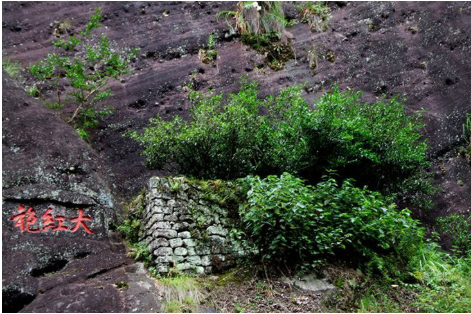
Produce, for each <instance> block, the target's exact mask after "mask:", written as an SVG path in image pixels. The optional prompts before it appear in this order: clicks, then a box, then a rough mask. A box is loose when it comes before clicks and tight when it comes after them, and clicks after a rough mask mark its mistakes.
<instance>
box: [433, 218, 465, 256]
mask: <svg viewBox="0 0 471 314" xmlns="http://www.w3.org/2000/svg"><path fill="white" fill-rule="evenodd" d="M470 219H471V216H470V215H469V214H462V215H460V214H451V215H448V216H446V217H439V218H438V219H437V226H438V230H439V232H440V234H441V235H443V236H445V237H446V238H448V239H449V240H450V244H451V247H452V250H453V252H454V253H455V254H456V255H458V256H469V257H471V225H470V224H469V223H468V221H469V220H470Z"/></svg>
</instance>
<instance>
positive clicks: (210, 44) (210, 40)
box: [208, 34, 216, 49]
mask: <svg viewBox="0 0 471 314" xmlns="http://www.w3.org/2000/svg"><path fill="white" fill-rule="evenodd" d="M215 45H216V38H215V37H214V34H209V36H208V49H214V46H215Z"/></svg>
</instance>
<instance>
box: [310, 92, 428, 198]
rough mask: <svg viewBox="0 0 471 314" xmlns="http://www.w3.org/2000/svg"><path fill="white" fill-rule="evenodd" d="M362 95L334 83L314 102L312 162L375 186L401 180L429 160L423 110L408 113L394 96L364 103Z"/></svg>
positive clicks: (319, 166) (321, 167)
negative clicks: (423, 134) (327, 91)
mask: <svg viewBox="0 0 471 314" xmlns="http://www.w3.org/2000/svg"><path fill="white" fill-rule="evenodd" d="M361 96H362V93H361V92H349V91H347V92H340V91H339V89H338V87H334V88H333V90H332V91H331V92H329V93H327V94H325V95H324V97H322V98H321V99H320V101H319V102H318V103H317V104H316V108H317V110H316V113H315V114H314V121H313V123H312V124H311V125H312V129H311V132H310V133H309V138H308V140H309V147H310V153H311V155H312V157H313V158H314V161H313V164H314V165H315V166H316V167H317V168H320V169H325V168H333V169H338V170H339V171H340V172H341V173H343V174H344V176H345V177H353V178H355V179H358V180H359V181H360V179H361V181H360V183H362V184H368V186H369V187H370V188H373V189H377V188H380V189H381V188H383V187H386V186H388V185H391V184H394V183H400V182H402V181H403V180H404V179H405V178H408V177H409V176H410V175H412V174H415V173H416V172H417V171H418V170H419V169H421V168H423V167H425V166H427V165H428V164H429V162H428V161H427V158H426V150H427V144H426V141H425V140H423V139H422V138H423V136H422V134H421V133H420V130H421V129H422V127H423V123H421V114H420V113H415V114H413V115H408V114H406V112H405V105H404V104H403V103H402V102H400V101H399V100H398V99H396V98H392V99H389V100H386V99H384V98H382V99H379V100H377V101H376V102H375V103H373V104H364V103H362V101H361Z"/></svg>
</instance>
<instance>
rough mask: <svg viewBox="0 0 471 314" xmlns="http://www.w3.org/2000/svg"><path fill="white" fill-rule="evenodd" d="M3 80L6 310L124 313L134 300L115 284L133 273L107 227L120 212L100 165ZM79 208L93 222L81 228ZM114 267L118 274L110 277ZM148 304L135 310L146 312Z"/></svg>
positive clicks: (5, 77)
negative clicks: (76, 219)
mask: <svg viewBox="0 0 471 314" xmlns="http://www.w3.org/2000/svg"><path fill="white" fill-rule="evenodd" d="M2 83H3V94H2V103H3V106H2V113H3V126H2V131H3V141H2V153H3V165H2V166H3V172H2V180H3V201H2V254H3V260H2V266H3V267H2V279H3V282H2V295H3V311H5V312H17V311H20V310H22V311H26V312H28V311H33V312H38V311H39V312H63V311H66V312H84V311H85V312H87V311H90V312H93V311H99V312H126V311H128V307H130V306H131V305H132V304H135V303H136V301H135V300H127V299H126V298H128V299H129V296H127V295H124V294H123V293H121V291H120V290H119V289H118V288H117V287H116V285H115V283H116V282H118V279H119V281H123V282H128V281H130V282H133V280H134V279H135V278H134V279H133V277H132V274H133V272H128V273H127V272H125V271H124V268H123V267H125V266H127V265H128V266H129V267H130V266H132V263H133V261H132V260H131V259H130V258H128V257H127V256H126V255H125V254H124V253H125V252H124V245H123V244H122V240H121V239H120V237H119V235H117V234H116V232H113V231H112V230H111V229H112V223H113V222H115V221H116V211H119V208H120V207H119V206H117V205H115V199H114V197H113V194H112V192H111V190H110V189H109V182H107V181H106V179H105V178H106V171H105V170H104V168H103V167H102V164H103V163H102V162H101V161H100V158H99V156H98V155H97V154H96V153H95V152H94V151H93V150H92V149H91V148H90V147H89V146H88V145H87V144H86V143H85V142H84V141H82V140H81V139H80V137H79V136H78V135H77V133H76V132H75V130H74V129H73V128H71V127H70V126H68V125H67V124H66V123H64V122H63V121H62V120H61V119H60V118H59V117H57V116H55V114H54V112H52V111H51V110H49V109H47V108H46V107H44V106H43V105H42V104H40V103H38V102H37V101H35V100H33V99H31V98H30V97H29V96H28V95H27V94H26V93H25V91H24V90H23V89H22V88H20V87H19V86H17V84H16V83H15V82H14V81H13V80H11V79H8V75H7V74H6V73H3V79H2ZM30 207H31V211H27V209H29V208H30ZM18 209H20V211H18ZM49 210H50V214H51V218H50V219H51V220H50V221H47V220H46V219H47V218H45V216H47V212H48V211H49ZM80 210H82V212H83V217H89V218H90V219H89V220H84V221H83V222H82V223H83V224H79V223H78V222H77V221H74V217H79V216H80V214H79V213H80ZM22 213H24V215H23V216H17V215H22ZM15 216H16V218H14V219H12V218H13V217H15ZM60 217H63V219H62V222H61V221H60V220H61V218H60ZM76 225H78V228H77V230H75V231H74V227H75V226H76ZM48 226H49V227H48ZM61 229H62V230H61ZM87 230H88V231H87ZM109 235H111V239H110V237H109ZM115 269H121V271H120V273H119V274H115V275H109V274H108V273H109V272H110V271H112V270H115ZM115 272H116V271H115ZM134 273H135V272H134ZM108 277H110V278H112V279H114V280H116V281H110V280H111V279H110V280H108V279H107V278H108ZM147 280H148V281H149V282H150V283H152V282H153V281H152V280H151V279H150V278H147ZM151 291H152V292H153V293H154V294H155V292H156V289H153V290H151ZM108 299H109V300H110V301H109V302H103V300H108ZM138 301H139V300H138ZM28 304H29V305H28ZM25 306H26V307H25ZM147 306H148V305H145V304H141V305H139V306H137V305H136V306H135V308H136V309H137V311H144V312H146V311H147V310H150V308H148V307H147ZM156 307H157V305H154V308H156Z"/></svg>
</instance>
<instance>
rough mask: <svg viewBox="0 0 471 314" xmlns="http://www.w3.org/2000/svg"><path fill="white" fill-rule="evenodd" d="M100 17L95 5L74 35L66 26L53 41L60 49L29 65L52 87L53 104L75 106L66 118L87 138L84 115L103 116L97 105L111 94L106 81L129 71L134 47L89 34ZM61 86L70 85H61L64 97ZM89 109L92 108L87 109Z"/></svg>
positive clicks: (96, 26)
mask: <svg viewBox="0 0 471 314" xmlns="http://www.w3.org/2000/svg"><path fill="white" fill-rule="evenodd" d="M101 19H102V15H101V13H100V9H99V8H97V9H96V10H95V13H94V14H93V15H91V16H90V21H89V22H88V24H87V25H86V26H85V27H84V29H83V30H80V31H78V33H77V35H72V34H71V33H69V31H67V28H66V29H65V32H66V33H67V35H66V36H65V34H64V36H65V37H61V38H59V39H58V40H57V41H54V42H53V45H54V46H56V47H57V48H58V49H60V50H58V52H57V53H52V54H48V56H47V57H46V58H44V59H43V60H40V61H38V62H37V63H35V64H32V65H31V66H30V67H29V70H30V72H31V74H32V75H33V76H34V77H35V78H37V79H38V83H40V84H41V85H43V86H44V85H45V86H49V87H52V88H53V89H54V90H55V94H56V96H57V103H56V104H55V105H54V107H56V108H63V107H64V105H65V104H67V103H69V104H71V105H73V107H74V108H75V110H74V113H73V114H72V116H71V117H69V119H68V122H69V123H73V124H74V126H75V128H76V129H77V130H78V132H79V134H80V135H81V136H82V137H85V138H88V130H89V129H90V128H91V126H90V124H89V123H88V122H89V121H90V119H88V118H86V119H84V117H91V116H93V117H97V116H103V115H101V113H103V112H104V111H100V110H99V109H98V108H99V104H101V103H102V101H103V100H104V99H105V98H107V97H109V96H110V95H111V90H110V88H109V86H108V83H109V82H110V81H111V80H112V79H118V78H119V77H120V76H122V75H125V74H127V73H129V72H130V66H129V64H130V61H131V59H132V58H134V57H135V56H136V52H137V49H118V48H116V47H113V45H112V43H111V42H110V39H109V38H108V37H107V36H105V35H104V34H101V36H92V32H93V30H95V29H97V28H99V27H101V25H100V24H99V22H100V20H101ZM38 86H39V85H38ZM61 86H70V88H68V87H66V89H65V97H64V96H63V91H62V88H61ZM90 110H92V111H96V112H93V113H91V112H90ZM93 124H94V125H96V124H97V123H93Z"/></svg>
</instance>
